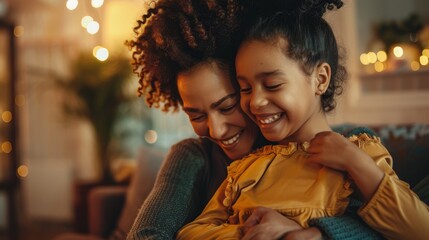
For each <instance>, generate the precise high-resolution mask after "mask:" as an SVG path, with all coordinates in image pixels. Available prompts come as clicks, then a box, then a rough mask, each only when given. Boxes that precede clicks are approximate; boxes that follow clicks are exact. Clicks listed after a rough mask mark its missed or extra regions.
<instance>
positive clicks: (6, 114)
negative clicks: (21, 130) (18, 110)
mask: <svg viewBox="0 0 429 240" xmlns="http://www.w3.org/2000/svg"><path fill="white" fill-rule="evenodd" d="M1 119H2V120H3V122H5V123H9V122H10V121H12V113H11V112H10V111H4V112H3V113H2V114H1Z"/></svg>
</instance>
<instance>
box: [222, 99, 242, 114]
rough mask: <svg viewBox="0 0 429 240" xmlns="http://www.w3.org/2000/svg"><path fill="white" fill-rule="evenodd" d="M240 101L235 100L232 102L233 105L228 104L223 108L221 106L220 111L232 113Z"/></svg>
mask: <svg viewBox="0 0 429 240" xmlns="http://www.w3.org/2000/svg"><path fill="white" fill-rule="evenodd" d="M238 103H239V102H238V101H237V102H235V103H234V104H231V105H228V106H225V107H222V108H219V111H220V112H221V113H230V112H232V111H233V110H235V108H236V107H237V106H238Z"/></svg>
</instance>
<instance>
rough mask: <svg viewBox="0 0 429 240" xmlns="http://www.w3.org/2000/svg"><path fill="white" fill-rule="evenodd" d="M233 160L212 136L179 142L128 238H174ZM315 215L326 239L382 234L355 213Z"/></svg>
mask: <svg viewBox="0 0 429 240" xmlns="http://www.w3.org/2000/svg"><path fill="white" fill-rule="evenodd" d="M227 163H228V159H227V158H226V157H225V156H224V155H222V154H221V151H220V149H219V148H218V147H217V146H216V145H215V144H213V143H211V142H210V141H208V140H201V139H186V140H183V141H181V142H179V143H177V144H175V145H174V146H173V147H172V148H171V150H170V152H169V154H168V156H167V158H166V159H165V160H164V163H163V165H162V167H161V169H160V172H159V173H158V176H157V179H156V182H155V185H154V188H153V189H152V192H151V193H150V194H149V196H148V197H147V199H146V200H145V202H144V203H143V205H142V207H141V209H140V210H139V213H138V215H137V218H136V219H135V222H134V224H133V227H132V228H131V230H130V232H129V234H128V237H127V239H128V240H131V239H156V240H160V239H169V240H170V239H174V237H175V234H176V232H177V231H178V230H179V229H180V228H181V227H182V226H184V225H185V224H187V223H189V222H190V221H192V220H193V219H194V218H196V217H197V216H198V215H199V214H200V213H201V211H202V209H203V208H204V206H205V204H206V203H207V202H208V200H209V199H210V197H211V196H212V195H213V194H214V192H215V191H216V189H217V187H218V186H219V185H220V183H221V182H222V180H223V179H224V178H225V177H226V166H227ZM352 205H353V204H351V207H350V208H349V210H348V211H347V212H346V214H345V215H344V216H340V217H328V218H320V219H313V220H312V221H311V223H310V224H311V225H312V226H315V227H318V228H319V229H320V230H321V231H322V233H323V234H324V237H325V239H350V240H351V239H382V238H381V237H380V235H378V234H377V233H376V232H375V231H373V230H372V229H371V228H369V227H368V226H367V225H365V223H364V222H363V221H362V220H360V218H359V217H358V216H357V215H356V211H357V209H356V207H355V206H352Z"/></svg>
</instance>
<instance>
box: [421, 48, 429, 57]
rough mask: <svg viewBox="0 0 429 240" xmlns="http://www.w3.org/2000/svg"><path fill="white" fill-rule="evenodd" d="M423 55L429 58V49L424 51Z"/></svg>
mask: <svg viewBox="0 0 429 240" xmlns="http://www.w3.org/2000/svg"><path fill="white" fill-rule="evenodd" d="M422 55H423V56H426V57H429V49H423V51H422Z"/></svg>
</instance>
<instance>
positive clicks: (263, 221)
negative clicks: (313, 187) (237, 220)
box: [241, 207, 302, 240]
mask: <svg viewBox="0 0 429 240" xmlns="http://www.w3.org/2000/svg"><path fill="white" fill-rule="evenodd" d="M297 230H302V227H301V226H300V225H299V224H298V223H296V222H295V221H293V220H291V219H289V218H287V217H285V216H283V215H281V214H280V213H279V212H277V211H275V210H273V209H271V208H265V207H258V208H256V209H255V210H254V211H253V213H252V215H250V217H249V218H248V219H247V220H246V221H245V222H244V224H243V226H242V227H241V231H242V234H243V238H242V240H249V239H252V240H257V239H264V240H269V239H280V238H282V237H283V236H285V235H286V234H287V233H288V232H292V231H297Z"/></svg>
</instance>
